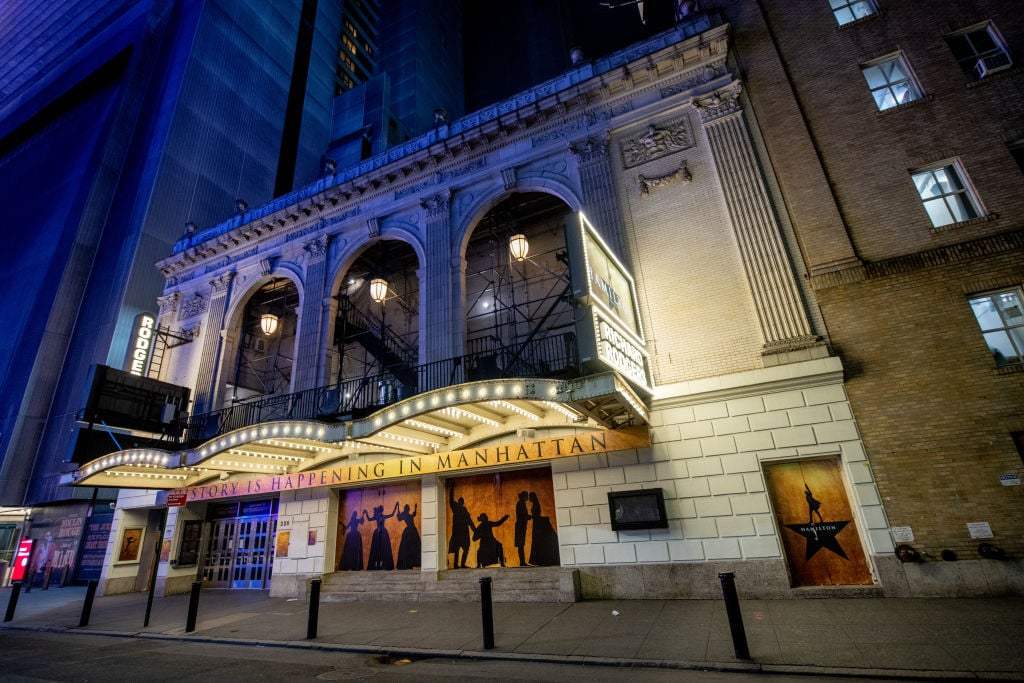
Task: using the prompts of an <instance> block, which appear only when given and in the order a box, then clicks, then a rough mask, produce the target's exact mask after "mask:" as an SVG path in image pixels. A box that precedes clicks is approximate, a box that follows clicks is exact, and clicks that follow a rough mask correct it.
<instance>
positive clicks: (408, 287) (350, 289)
mask: <svg viewBox="0 0 1024 683" xmlns="http://www.w3.org/2000/svg"><path fill="white" fill-rule="evenodd" d="M417 267H418V259H417V257H416V252H415V251H414V250H413V249H412V247H410V246H409V245H408V244H406V243H405V242H401V241H399V240H378V241H377V242H375V243H373V244H371V245H369V246H368V247H367V248H366V249H365V250H364V251H363V252H362V253H361V254H360V255H359V256H358V257H357V258H356V260H355V261H354V262H353V263H352V265H351V266H349V268H348V270H347V271H346V272H345V274H344V275H343V277H342V279H341V282H340V285H339V288H338V293H337V295H336V298H337V301H338V305H337V315H336V316H335V319H334V335H333V347H334V349H333V350H334V352H335V353H333V354H332V361H331V378H332V380H333V381H334V383H336V384H337V385H338V386H339V388H340V389H341V391H342V395H340V396H339V397H338V398H339V399H340V401H341V406H342V407H344V406H345V405H346V404H351V405H365V406H379V405H386V404H388V403H392V402H394V401H395V400H398V399H400V398H403V397H404V396H405V395H408V394H411V393H413V392H414V391H416V384H417V383H416V366H417V365H418V363H419V308H420V301H419V280H418V278H417V274H416V271H417ZM357 397H358V400H355V399H356V398H357Z"/></svg>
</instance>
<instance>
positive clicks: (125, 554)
mask: <svg viewBox="0 0 1024 683" xmlns="http://www.w3.org/2000/svg"><path fill="white" fill-rule="evenodd" d="M145 536H146V527H144V526H128V527H124V528H123V529H122V530H121V539H120V540H119V541H118V543H117V559H115V560H114V564H132V563H134V562H138V561H139V554H140V553H141V552H142V540H143V538H145Z"/></svg>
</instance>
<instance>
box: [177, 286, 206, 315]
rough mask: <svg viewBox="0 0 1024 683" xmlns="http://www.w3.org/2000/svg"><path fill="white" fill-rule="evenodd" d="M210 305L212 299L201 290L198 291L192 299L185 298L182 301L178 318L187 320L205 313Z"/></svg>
mask: <svg viewBox="0 0 1024 683" xmlns="http://www.w3.org/2000/svg"><path fill="white" fill-rule="evenodd" d="M209 307H210V300H209V299H207V298H206V297H205V296H203V295H202V294H200V293H199V292H196V293H195V294H194V295H193V296H192V298H191V299H185V300H184V301H182V302H181V308H180V309H179V311H178V320H186V319H188V318H193V317H195V316H197V315H200V314H202V313H205V312H206V309H207V308H209Z"/></svg>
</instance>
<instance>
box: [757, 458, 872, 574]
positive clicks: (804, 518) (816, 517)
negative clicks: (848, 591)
mask: <svg viewBox="0 0 1024 683" xmlns="http://www.w3.org/2000/svg"><path fill="white" fill-rule="evenodd" d="M764 474H765V481H766V483H767V485H768V493H769V495H770V497H771V500H772V506H773V508H774V510H775V517H776V521H777V524H778V528H779V534H780V536H781V538H782V545H783V548H784V550H785V553H786V561H787V563H788V564H789V573H790V578H791V579H792V582H793V585H795V586H838V585H864V584H870V583H872V577H871V571H870V570H869V569H868V564H867V558H866V556H865V555H864V549H863V547H862V546H861V542H860V535H859V534H858V533H857V524H856V522H855V521H854V518H853V511H852V509H851V508H850V502H849V500H848V499H847V497H846V488H845V486H844V485H843V478H842V472H841V470H840V465H839V459H838V457H836V458H827V459H822V460H805V461H799V462H784V463H770V464H769V463H766V464H765V466H764Z"/></svg>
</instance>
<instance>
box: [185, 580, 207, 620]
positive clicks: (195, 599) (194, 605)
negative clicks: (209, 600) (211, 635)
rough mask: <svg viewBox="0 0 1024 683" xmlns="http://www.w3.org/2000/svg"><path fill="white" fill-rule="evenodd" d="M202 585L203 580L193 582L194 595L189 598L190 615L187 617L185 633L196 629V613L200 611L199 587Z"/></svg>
mask: <svg viewBox="0 0 1024 683" xmlns="http://www.w3.org/2000/svg"><path fill="white" fill-rule="evenodd" d="M202 587H203V582H202V581H193V582H192V595H191V596H189V599H188V617H187V618H186V619H185V633H192V631H195V630H196V614H197V613H198V612H199V589H200V588H202Z"/></svg>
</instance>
